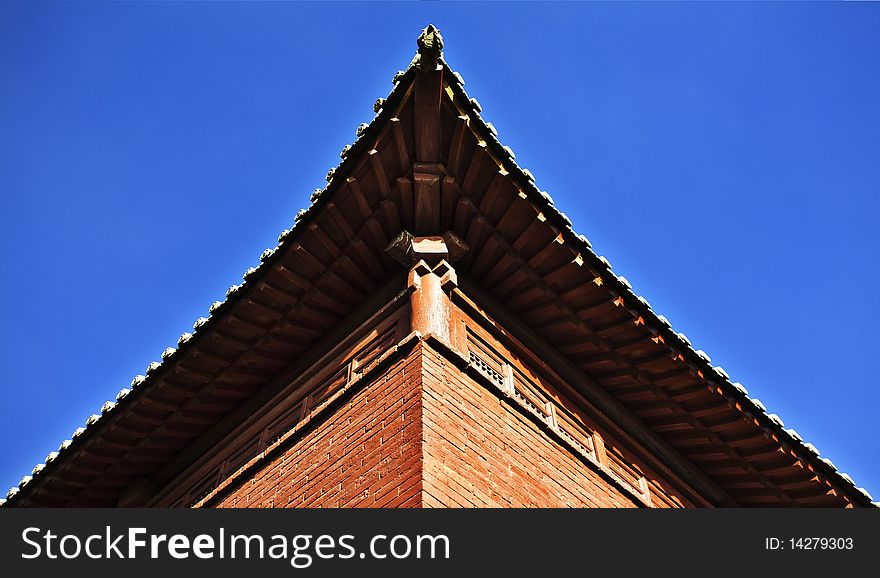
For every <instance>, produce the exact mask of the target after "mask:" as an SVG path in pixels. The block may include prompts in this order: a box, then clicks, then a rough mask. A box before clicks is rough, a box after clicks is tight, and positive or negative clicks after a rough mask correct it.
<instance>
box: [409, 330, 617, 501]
mask: <svg viewBox="0 0 880 578" xmlns="http://www.w3.org/2000/svg"><path fill="white" fill-rule="evenodd" d="M423 351H424V358H423V361H422V368H423V372H424V381H423V386H422V387H423V400H424V401H423V403H424V405H423V409H422V414H423V418H424V422H425V428H424V432H423V439H424V480H423V482H422V483H423V494H424V506H425V507H443V506H448V507H474V506H476V507H634V506H635V503H634V502H633V500H632V499H631V498H629V497H627V496H626V495H624V494H623V493H621V492H620V491H619V490H618V489H616V488H615V487H614V486H612V485H611V484H609V483H608V482H606V481H605V480H604V479H602V478H601V477H600V476H599V474H597V473H595V472H594V471H593V470H591V469H590V467H589V466H587V465H586V464H584V463H583V462H582V461H581V460H580V459H578V458H576V457H575V456H574V455H573V454H572V453H571V451H570V450H568V449H567V448H565V447H564V446H562V445H560V444H558V443H557V442H555V441H554V440H553V439H552V438H550V437H549V436H548V435H547V434H546V433H545V432H543V431H541V429H540V428H539V427H538V426H537V425H536V424H535V423H534V422H533V421H532V420H530V419H529V418H527V417H526V416H524V415H522V414H521V413H520V412H519V411H518V410H517V409H515V408H513V407H511V406H510V404H508V403H506V402H505V401H503V400H502V399H501V398H500V397H499V396H498V394H496V393H495V392H493V391H490V390H488V389H486V388H485V387H484V386H483V385H481V384H479V383H477V382H476V381H474V380H473V379H471V378H470V377H468V376H467V375H466V374H464V373H462V372H461V371H460V370H458V369H457V368H456V367H455V366H453V365H452V364H451V363H450V362H449V361H448V360H446V359H445V358H444V357H443V356H442V355H441V354H439V353H437V352H436V351H434V350H433V349H431V347H430V346H429V345H424V347H423Z"/></svg>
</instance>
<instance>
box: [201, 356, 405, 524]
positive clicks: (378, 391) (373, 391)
mask: <svg viewBox="0 0 880 578" xmlns="http://www.w3.org/2000/svg"><path fill="white" fill-rule="evenodd" d="M421 365H422V359H421V348H420V347H419V346H417V347H416V348H415V349H413V350H412V351H411V352H410V353H409V354H408V355H407V356H405V357H403V358H402V359H399V360H398V361H396V362H395V363H393V364H391V365H390V366H389V367H388V369H386V370H385V371H384V372H382V373H381V374H380V375H378V376H377V377H374V378H373V379H371V380H370V383H368V384H366V385H364V386H362V387H361V388H360V389H358V391H356V392H355V393H354V394H353V395H352V397H350V398H349V399H348V400H346V401H345V402H344V403H343V404H342V405H341V406H340V407H337V408H336V409H335V410H331V414H330V415H329V416H327V417H326V418H324V417H318V419H320V420H323V421H322V423H320V424H318V425H317V426H316V427H314V428H313V429H311V430H310V431H308V432H307V433H306V434H305V435H304V436H303V437H301V438H300V439H298V440H297V441H296V442H294V443H293V445H291V446H290V447H288V448H287V449H285V450H284V451H282V452H281V453H280V454H278V455H276V456H275V457H274V458H273V459H272V460H271V461H270V462H269V463H268V464H266V465H265V466H264V467H262V468H261V469H260V470H259V471H257V472H256V473H255V474H253V475H252V477H251V478H250V479H247V480H244V481H243V482H241V483H240V484H239V485H237V486H236V487H235V488H234V489H233V490H232V491H231V492H230V493H229V494H227V495H226V496H224V497H223V498H221V500H220V501H219V503H217V504H216V507H395V506H398V507H406V506H410V507H417V506H419V505H420V504H421V493H422V492H421V489H422V481H421V461H422V453H421V436H422V409H421Z"/></svg>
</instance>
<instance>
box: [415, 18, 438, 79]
mask: <svg viewBox="0 0 880 578" xmlns="http://www.w3.org/2000/svg"><path fill="white" fill-rule="evenodd" d="M416 44H418V47H419V54H418V57H417V58H416V66H417V67H419V69H421V70H422V71H423V72H430V71H432V70H437V66H438V63H439V60H440V56H442V54H443V53H442V50H443V37H442V36H440V31H439V30H437V28H435V27H434V25H433V24H428V26H427V27H426V28H425V29H424V30H422V33H421V34H419V38H418V40H416Z"/></svg>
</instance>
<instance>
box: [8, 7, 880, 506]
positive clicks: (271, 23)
mask: <svg viewBox="0 0 880 578" xmlns="http://www.w3.org/2000/svg"><path fill="white" fill-rule="evenodd" d="M428 22H433V23H434V24H436V25H437V26H438V27H439V28H440V30H441V31H442V33H443V35H444V39H445V41H446V50H445V54H446V58H447V61H448V62H449V63H450V64H451V65H452V66H453V68H455V69H456V70H458V71H459V72H460V73H461V74H462V75H463V76H464V78H465V80H466V81H467V86H466V88H467V90H468V91H469V93H470V94H471V95H472V96H475V97H477V98H478V99H479V100H480V102H481V104H482V105H483V110H484V117H485V118H486V119H487V120H489V121H491V122H492V123H493V124H494V125H495V126H496V127H497V128H498V130H499V136H500V139H501V141H502V142H503V143H505V144H508V145H510V146H511V147H512V148H513V149H514V150H515V151H516V153H517V161H518V162H520V164H521V166H524V167H527V168H529V169H530V170H531V171H532V172H533V173H534V174H535V176H536V181H537V184H538V186H539V187H541V188H543V189H545V190H547V191H549V192H550V193H551V194H552V195H553V197H554V199H555V200H556V203H557V204H558V205H559V207H560V208H561V209H562V210H563V211H565V212H566V213H567V214H568V215H569V216H570V217H571V219H572V221H573V222H574V226H575V229H576V230H577V231H578V232H581V233H583V234H585V235H587V236H588V237H589V238H590V239H591V241H592V242H593V246H594V247H595V248H596V250H597V251H598V252H599V253H600V254H604V255H606V256H607V257H608V258H609V259H610V261H611V262H612V264H613V266H614V271H615V272H616V273H618V274H623V275H625V276H626V277H627V278H628V279H629V280H630V281H631V282H632V284H633V286H634V288H635V290H636V292H638V293H640V294H642V295H644V296H645V297H646V298H647V299H648V300H649V301H650V302H651V303H652V305H653V307H654V309H655V311H657V312H659V313H663V314H664V315H666V316H667V317H668V318H669V319H670V321H671V322H672V324H673V327H674V328H675V329H676V330H678V331H683V332H685V333H686V334H687V335H688V336H689V338H690V340H691V341H692V342H693V344H694V346H695V347H696V348H700V349H704V350H705V351H707V352H708V353H709V355H710V356H711V357H712V360H713V362H714V363H716V364H719V365H722V366H723V367H724V368H725V369H726V370H727V371H728V373H729V374H730V375H731V377H732V378H733V379H734V380H735V381H741V382H742V383H743V384H744V385H745V386H746V387H747V388H748V389H749V391H750V393H751V394H752V395H753V396H757V397H759V398H760V399H761V400H762V401H763V402H764V404H765V405H766V406H767V408H768V410H769V411H770V412H775V413H778V414H779V415H780V416H781V417H782V418H783V419H784V420H785V421H786V426H787V427H794V428H796V429H797V430H799V431H800V432H801V434H802V435H803V437H804V438H805V439H806V440H808V441H811V442H813V443H814V444H815V445H816V446H817V447H818V448H819V450H820V451H821V452H822V455H823V456H827V457H830V458H831V459H832V460H833V461H834V462H835V464H836V465H837V466H838V468H839V469H841V470H843V471H846V472H848V473H850V474H851V475H852V476H853V477H854V478H855V480H856V482H857V483H858V484H859V485H862V486H865V487H866V488H867V489H868V490H869V491H871V492H872V493H873V494H874V496H875V499H880V425H878V421H880V419H878V418H880V412H878V409H877V387H878V381H880V380H878V375H880V361H878V360H880V354H878V351H877V333H878V329H877V322H878V310H880V291H878V281H880V271H878V259H877V255H878V252H880V251H878V249H880V227H878V217H880V104H878V103H880V34H878V30H880V4H863V3H852V4H814V3H806V4H804V3H799V4H754V3H743V4H715V3H712V4H685V3H675V4H574V3H566V4H558V5H546V4H541V5H536V4H497V3H492V4H481V5H460V4H454V5H450V4H440V3H421V4H336V5H327V4H318V3H308V4H284V3H266V4H235V3H223V4H211V3H205V4H203V3H196V4H183V3H144V4H141V3H128V2H126V3H117V4H101V3H67V4H55V3H39V2H33V3H15V2H3V3H0V195H2V209H0V271H2V273H0V275H2V284H0V319H2V322H3V331H2V337H0V339H2V342H0V396H2V405H0V412H2V415H0V439H2V440H3V441H2V444H0V487H2V488H4V489H3V490H2V492H0V493H5V488H7V487H9V486H12V485H15V484H17V483H18V479H19V478H20V477H21V476H22V475H23V474H27V473H30V470H31V468H32V467H33V465H34V464H35V463H38V462H41V461H43V458H44V456H45V455H46V454H47V453H48V452H50V451H52V450H55V449H56V448H57V447H58V444H59V442H60V441H61V440H63V439H65V438H67V437H70V434H71V432H72V431H73V429H74V428H76V427H77V426H79V425H82V424H83V422H84V421H85V419H86V417H87V416H88V415H89V414H90V413H94V412H96V411H98V408H99V407H100V406H101V404H102V403H103V402H104V401H105V400H108V399H113V398H114V396H115V394H116V392H117V391H118V390H119V389H120V388H122V387H126V386H127V385H128V383H129V382H130V380H131V378H132V377H133V376H134V375H135V374H138V373H143V371H144V369H145V368H146V366H147V365H148V364H149V363H150V362H151V361H153V360H155V359H158V358H159V356H160V353H161V351H162V350H163V349H164V348H165V347H167V346H170V345H174V344H175V343H176V341H177V337H178V335H179V334H180V333H182V332H184V331H187V330H190V328H191V326H192V322H193V321H194V320H195V319H196V317H199V316H200V315H204V314H205V313H206V312H207V309H208V306H209V305H210V303H211V302H212V301H214V300H215V299H218V298H222V297H223V295H224V293H225V291H226V288H227V287H228V286H229V285H231V284H233V283H238V282H240V279H241V274H242V273H243V272H244V270H245V269H246V268H247V267H248V266H250V265H253V264H256V263H257V262H258V260H259V255H260V253H261V251H262V250H263V249H264V248H266V247H270V246H273V245H274V244H275V238H276V236H277V234H278V232H279V231H281V230H282V229H284V228H285V227H287V226H289V224H290V223H291V222H292V219H293V216H294V214H295V213H296V211H297V210H298V209H299V208H301V207H303V206H306V205H307V204H308V197H309V194H310V192H311V191H312V190H313V189H314V188H316V187H322V186H323V185H324V174H325V173H326V172H327V169H328V168H329V167H331V166H335V165H336V164H337V163H338V161H339V156H338V153H339V151H340V149H342V147H343V146H344V145H345V144H346V143H349V142H351V141H353V140H354V138H355V128H356V127H357V125H358V124H359V123H361V122H365V121H368V120H369V119H370V118H371V117H372V115H373V112H372V103H373V101H374V100H375V99H376V98H377V97H380V96H385V95H386V94H387V93H388V91H389V90H390V88H391V78H392V76H393V74H394V73H395V71H397V70H398V69H402V68H404V67H405V66H406V65H407V64H408V63H409V61H410V59H411V57H412V55H413V54H414V52H415V39H416V36H417V35H418V33H419V30H420V29H421V28H422V27H424V26H425V25H426V24H427V23H428Z"/></svg>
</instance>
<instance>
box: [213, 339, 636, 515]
mask: <svg viewBox="0 0 880 578" xmlns="http://www.w3.org/2000/svg"><path fill="white" fill-rule="evenodd" d="M316 417H317V419H319V420H322V421H321V423H319V424H318V425H316V426H315V427H314V428H312V429H311V430H309V431H307V432H306V433H305V434H304V435H303V437H301V438H300V439H298V440H297V441H295V442H294V443H293V445H291V446H290V447H288V448H287V449H285V450H283V451H281V452H280V453H279V454H277V455H275V456H274V457H273V458H272V459H271V460H269V461H268V463H267V464H266V465H264V466H263V467H261V468H260V469H259V470H258V471H256V472H255V473H253V474H251V475H250V477H249V478H248V479H245V480H242V481H241V482H239V483H238V484H237V485H235V486H234V487H233V489H232V490H231V491H230V492H229V493H228V494H226V495H224V496H223V497H221V498H220V500H219V501H218V502H217V503H216V504H215V507H395V506H398V507H419V506H425V507H474V506H476V507H566V506H575V507H590V506H604V507H632V506H634V505H635V504H634V503H633V501H632V499H630V498H628V497H627V496H625V495H624V494H622V493H621V492H620V491H619V490H618V489H616V488H615V487H614V486H612V485H611V484H609V483H608V482H606V481H605V480H604V479H602V478H601V477H600V476H599V475H598V474H597V473H595V472H594V471H593V470H591V469H590V467H589V466H588V465H586V464H584V463H583V462H582V461H581V460H580V459H578V458H577V457H575V456H574V455H573V454H572V453H571V451H570V450H568V449H567V448H565V447H564V446H562V445H560V444H559V443H557V442H556V441H554V440H553V439H552V438H551V437H549V436H548V435H547V434H546V432H543V431H542V430H541V429H540V428H539V427H538V426H537V425H536V424H535V423H534V422H533V421H531V420H530V419H529V418H527V417H526V416H524V415H522V414H521V413H520V411H519V410H518V409H516V408H514V407H512V406H511V405H509V404H508V403H506V402H504V401H503V400H502V399H501V398H500V397H499V396H498V395H497V394H496V393H495V392H493V391H491V390H489V389H487V388H485V387H484V386H483V385H481V384H479V383H477V382H476V381H474V380H473V379H472V378H470V377H468V376H467V375H466V374H464V373H462V372H461V371H460V370H459V369H458V368H456V367H455V366H454V365H452V363H451V362H449V361H448V360H446V359H445V358H444V357H443V355H442V354H440V353H438V352H437V351H435V350H434V349H432V348H431V347H430V345H428V344H426V343H424V342H421V343H419V344H417V345H416V346H415V348H414V349H413V350H412V351H411V352H410V353H409V354H407V355H406V356H405V357H403V358H401V359H399V360H397V361H396V362H394V363H393V364H391V365H390V366H389V367H388V368H387V369H386V370H385V371H383V372H382V373H381V374H379V375H378V376H376V377H374V378H372V379H371V380H370V382H369V383H367V384H365V385H363V386H361V387H360V388H359V389H358V391H356V392H354V394H353V395H352V396H351V397H350V398H349V399H348V400H346V401H345V402H344V403H343V404H342V405H341V406H340V407H337V408H336V409H335V410H331V412H330V414H329V415H328V416H326V417H323V416H320V417H318V416H316Z"/></svg>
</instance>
